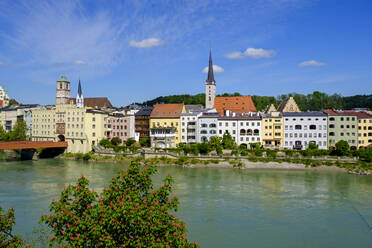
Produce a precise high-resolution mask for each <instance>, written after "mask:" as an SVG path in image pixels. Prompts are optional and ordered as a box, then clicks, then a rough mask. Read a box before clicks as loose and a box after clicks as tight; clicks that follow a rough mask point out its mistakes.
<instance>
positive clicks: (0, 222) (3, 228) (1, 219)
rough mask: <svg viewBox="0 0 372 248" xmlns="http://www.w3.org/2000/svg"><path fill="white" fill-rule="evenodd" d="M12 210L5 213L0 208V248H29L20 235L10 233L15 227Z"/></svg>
mask: <svg viewBox="0 0 372 248" xmlns="http://www.w3.org/2000/svg"><path fill="white" fill-rule="evenodd" d="M14 215H15V212H14V208H10V209H9V210H8V211H5V210H4V209H3V208H2V207H1V206H0V247H7V248H8V247H10V248H12V247H31V246H30V245H26V244H25V243H24V242H23V240H22V238H21V236H20V235H15V234H13V233H12V231H13V226H14V225H15V217H14Z"/></svg>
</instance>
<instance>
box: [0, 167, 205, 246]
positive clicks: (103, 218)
mask: <svg viewBox="0 0 372 248" xmlns="http://www.w3.org/2000/svg"><path fill="white" fill-rule="evenodd" d="M140 165H141V164H140V163H139V162H138V161H132V162H131V164H130V166H129V167H128V168H127V169H126V171H119V172H118V174H117V175H116V176H114V177H112V179H111V180H110V182H109V186H108V187H107V188H105V189H104V190H103V192H101V193H97V192H95V191H94V190H93V189H89V181H88V179H86V178H85V177H83V176H82V177H81V178H79V179H78V181H77V183H76V185H69V186H68V187H66V188H65V189H64V190H63V191H62V192H61V195H60V198H59V199H58V200H52V202H51V204H50V206H49V213H48V214H43V213H42V214H41V218H40V224H45V225H46V226H48V228H49V230H50V234H51V235H50V237H48V240H49V241H48V243H49V247H199V245H198V244H197V243H196V242H194V243H192V242H191V241H189V240H188V238H187V236H186V233H187V229H186V224H185V222H184V221H183V220H181V219H180V218H177V217H176V216H174V212H176V211H177V209H178V206H179V199H178V197H177V196H173V197H171V193H172V190H173V183H174V180H173V178H172V177H171V176H170V175H168V176H167V177H165V178H164V180H163V185H162V186H160V187H159V188H157V189H154V186H153V183H152V179H151V176H153V175H154V174H155V173H157V167H156V166H155V165H154V164H152V163H150V164H143V165H144V166H140ZM14 214H15V211H14V209H12V208H11V209H9V210H8V211H4V210H3V209H2V208H1V207H0V240H1V243H0V247H25V246H26V244H25V243H24V241H22V238H21V237H20V236H17V235H14V234H12V227H13V226H14V224H15V217H14ZM32 245H35V244H32ZM32 245H27V246H26V247H33V246H32ZM35 247H36V246H35Z"/></svg>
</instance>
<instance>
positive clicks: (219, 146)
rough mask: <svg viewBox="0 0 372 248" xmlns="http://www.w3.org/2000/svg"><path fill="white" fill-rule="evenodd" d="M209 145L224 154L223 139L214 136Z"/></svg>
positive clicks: (218, 152) (219, 153)
mask: <svg viewBox="0 0 372 248" xmlns="http://www.w3.org/2000/svg"><path fill="white" fill-rule="evenodd" d="M209 145H210V147H211V149H212V150H216V153H217V154H218V155H222V139H221V138H220V137H218V136H212V137H211V139H210V140H209Z"/></svg>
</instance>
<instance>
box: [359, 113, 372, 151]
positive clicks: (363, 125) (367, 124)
mask: <svg viewBox="0 0 372 248" xmlns="http://www.w3.org/2000/svg"><path fill="white" fill-rule="evenodd" d="M356 114H357V116H358V148H360V147H367V146H370V145H372V115H369V114H367V113H362V112H356Z"/></svg>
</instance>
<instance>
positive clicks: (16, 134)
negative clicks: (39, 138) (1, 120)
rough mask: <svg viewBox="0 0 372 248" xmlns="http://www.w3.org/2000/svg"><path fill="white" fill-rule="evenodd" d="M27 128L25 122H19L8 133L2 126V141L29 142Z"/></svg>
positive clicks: (0, 139)
mask: <svg viewBox="0 0 372 248" xmlns="http://www.w3.org/2000/svg"><path fill="white" fill-rule="evenodd" d="M26 131H27V126H26V122H25V121H24V120H20V119H19V120H17V122H16V124H15V125H14V127H13V128H12V130H10V131H9V132H7V131H6V130H4V128H3V126H1V125H0V141H2V142H7V141H24V140H27V136H26Z"/></svg>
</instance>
